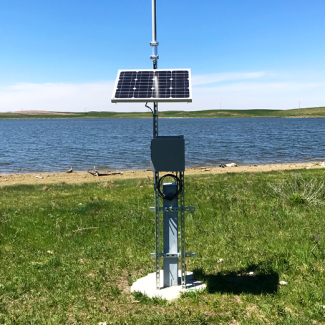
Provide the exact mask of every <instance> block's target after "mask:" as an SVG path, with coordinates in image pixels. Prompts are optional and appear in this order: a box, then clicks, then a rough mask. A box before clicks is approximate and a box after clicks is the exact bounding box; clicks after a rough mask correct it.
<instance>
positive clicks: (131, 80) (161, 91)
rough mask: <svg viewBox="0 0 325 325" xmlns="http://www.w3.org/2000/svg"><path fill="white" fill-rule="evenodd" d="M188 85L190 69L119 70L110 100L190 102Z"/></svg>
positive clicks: (189, 83)
mask: <svg viewBox="0 0 325 325" xmlns="http://www.w3.org/2000/svg"><path fill="white" fill-rule="evenodd" d="M190 85H191V71H190V69H179V70H166V69H157V70H120V71H119V72H118V75H117V80H116V84H115V88H114V93H113V96H112V99H111V101H112V102H113V103H117V102H150V101H154V102H166V101H169V102H181V101H183V102H191V101H192V96H191V86H190Z"/></svg>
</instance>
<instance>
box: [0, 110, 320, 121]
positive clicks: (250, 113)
mask: <svg viewBox="0 0 325 325" xmlns="http://www.w3.org/2000/svg"><path fill="white" fill-rule="evenodd" d="M144 111H147V109H146V108H144ZM151 117H152V114H151V113H150V112H143V113H141V112H134V113H118V112H87V113H67V115H27V114H23V113H21V114H20V113H19V114H13V113H0V119H39V118H46V119H52V118H151ZM159 117H162V118H164V117H165V118H181V117H182V118H226V117H227V118H231V117H325V107H311V108H300V109H288V110H268V109H250V110H235V109H229V110H226V109H222V110H203V111H165V112H159Z"/></svg>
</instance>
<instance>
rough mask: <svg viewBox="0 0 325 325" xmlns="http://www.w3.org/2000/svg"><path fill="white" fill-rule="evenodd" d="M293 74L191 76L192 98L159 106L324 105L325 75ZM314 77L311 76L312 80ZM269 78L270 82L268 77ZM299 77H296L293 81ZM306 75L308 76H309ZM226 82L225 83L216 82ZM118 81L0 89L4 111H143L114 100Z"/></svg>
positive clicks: (212, 107) (250, 106)
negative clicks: (112, 99) (116, 102)
mask: <svg viewBox="0 0 325 325" xmlns="http://www.w3.org/2000/svg"><path fill="white" fill-rule="evenodd" d="M302 75H303V76H304V78H305V79H303V78H301V77H300V78H293V77H291V78H290V76H289V75H288V74H286V75H285V77H283V76H282V77H281V76H280V75H279V74H277V75H275V74H273V75H272V74H271V73H266V72H252V73H223V74H211V75H201V76H193V81H194V82H193V84H195V85H200V86H198V87H196V86H194V87H193V103H191V104H186V103H165V104H159V110H203V109H219V108H220V103H221V107H222V108H223V109H250V108H252V109H254V108H255V109H256V108H273V109H288V108H297V107H298V106H299V102H300V103H301V107H315V106H324V105H325V78H324V77H323V75H322V76H319V78H310V77H309V76H310V75H304V74H303V73H301V76H302ZM311 79H313V80H311ZM270 80H271V81H270ZM292 80H296V81H292ZM306 80H308V81H306ZM217 81H227V83H223V82H220V83H217V84H214V83H215V82H217ZM113 87H114V81H104V82H94V83H84V84H72V83H45V84H32V83H19V84H15V85H12V86H8V87H6V88H2V89H0V111H2V112H7V111H20V110H21V109H24V110H46V111H61V112H64V111H66V112H78V111H79V112H82V111H84V110H85V108H86V109H87V111H91V110H92V111H119V112H123V111H124V112H130V111H134V112H135V111H142V112H146V111H147V109H146V108H145V107H144V103H143V104H142V103H140V104H128V103H123V104H122V103H121V104H111V102H110V98H111V95H112V91H113Z"/></svg>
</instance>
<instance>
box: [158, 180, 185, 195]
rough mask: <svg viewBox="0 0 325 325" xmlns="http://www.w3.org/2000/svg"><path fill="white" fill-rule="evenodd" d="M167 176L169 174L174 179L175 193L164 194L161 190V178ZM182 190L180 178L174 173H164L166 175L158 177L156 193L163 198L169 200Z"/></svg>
mask: <svg viewBox="0 0 325 325" xmlns="http://www.w3.org/2000/svg"><path fill="white" fill-rule="evenodd" d="M167 176H170V177H172V178H174V180H175V181H176V184H177V190H176V192H175V193H172V194H168V195H165V194H164V193H163V192H162V191H161V185H162V182H163V180H164V179H165V177H167ZM182 190H183V187H182V183H181V181H180V179H179V178H178V177H177V176H176V175H174V174H166V175H164V176H162V177H160V179H159V182H158V193H159V195H160V196H161V197H162V198H163V199H166V200H169V201H171V200H173V199H175V198H178V196H179V195H180V194H181V192H182Z"/></svg>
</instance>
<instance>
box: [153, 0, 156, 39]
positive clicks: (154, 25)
mask: <svg viewBox="0 0 325 325" xmlns="http://www.w3.org/2000/svg"><path fill="white" fill-rule="evenodd" d="M152 42H153V43H156V42H157V25H156V0H152Z"/></svg>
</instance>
